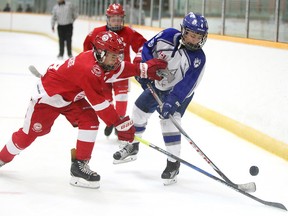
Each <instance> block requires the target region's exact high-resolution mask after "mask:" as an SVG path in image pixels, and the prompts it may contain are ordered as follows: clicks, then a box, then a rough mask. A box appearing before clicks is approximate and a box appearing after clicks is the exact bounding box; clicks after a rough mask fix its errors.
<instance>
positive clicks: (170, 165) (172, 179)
mask: <svg viewBox="0 0 288 216" xmlns="http://www.w3.org/2000/svg"><path fill="white" fill-rule="evenodd" d="M179 167H180V162H179V161H176V162H171V161H169V160H167V166H166V168H165V170H164V171H163V173H162V175H161V178H162V179H163V183H164V185H171V184H175V183H176V182H177V175H178V174H179Z"/></svg>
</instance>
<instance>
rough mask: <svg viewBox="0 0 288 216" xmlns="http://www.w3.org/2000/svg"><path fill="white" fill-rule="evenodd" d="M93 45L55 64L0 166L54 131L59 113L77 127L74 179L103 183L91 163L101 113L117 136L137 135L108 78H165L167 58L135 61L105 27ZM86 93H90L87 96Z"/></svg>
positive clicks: (128, 138)
mask: <svg viewBox="0 0 288 216" xmlns="http://www.w3.org/2000/svg"><path fill="white" fill-rule="evenodd" d="M93 46H94V48H93V50H89V51H87V52H82V53H80V54H79V55H77V56H76V57H72V58H70V59H68V60H66V61H65V62H64V63H63V64H62V65H55V64H53V65H51V66H49V67H48V69H47V71H46V73H45V75H44V76H43V77H41V79H39V81H38V83H37V85H36V87H35V93H34V94H32V98H31V100H30V104H29V107H28V109H27V113H26V116H25V121H24V125H23V127H22V128H20V129H19V130H18V131H16V132H14V133H13V134H12V137H11V139H10V140H9V141H8V142H7V143H6V145H5V146H4V147H3V148H2V150H1V151H0V167H1V166H3V165H4V164H6V163H9V162H10V161H12V160H13V158H14V157H15V156H16V155H18V154H19V153H20V152H21V151H23V150H24V149H25V148H27V147H28V146H29V145H30V144H32V142H33V141H34V140H35V139H36V138H37V137H39V136H43V135H46V134H48V133H49V132H50V130H51V127H52V125H53V123H54V121H55V120H56V118H57V117H58V116H59V115H64V116H65V117H66V119H67V120H68V121H69V122H70V123H71V125H72V126H73V127H78V137H77V141H76V149H74V150H73V151H72V164H71V169H70V172H71V176H72V178H71V181H70V184H72V185H74V186H80V187H90V188H98V187H99V186H100V184H99V181H100V175H98V174H97V173H96V172H94V171H92V170H91V169H90V168H89V165H88V162H89V160H90V159H91V154H92V150H93V147H94V142H95V140H96V136H97V132H98V127H99V119H98V117H100V118H101V119H102V120H103V121H104V122H105V123H106V125H108V126H111V125H113V126H114V127H115V128H116V129H117V130H118V139H119V140H123V141H128V142H131V141H133V137H134V133H135V128H134V125H133V122H132V121H131V120H130V118H129V116H126V117H124V118H120V116H119V115H118V114H117V112H116V111H115V109H114V107H113V106H112V105H111V104H110V103H109V101H107V100H106V98H105V96H104V94H103V86H104V85H103V84H104V83H105V82H113V81H115V80H116V79H118V78H127V77H131V76H135V75H138V76H139V75H140V76H141V77H149V78H150V79H157V80H159V79H161V78H160V77H159V76H158V75H157V74H156V71H157V70H158V69H161V68H166V66H167V63H166V62H165V61H163V60H160V59H151V61H149V62H146V63H138V64H131V63H130V62H125V61H122V60H123V51H124V44H123V41H122V39H121V38H120V37H119V36H118V35H117V34H116V33H114V32H110V31H109V32H101V33H99V34H98V35H97V36H96V38H95V40H94V41H93ZM86 98H87V99H86Z"/></svg>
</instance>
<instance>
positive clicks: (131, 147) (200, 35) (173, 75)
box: [113, 12, 208, 185]
mask: <svg viewBox="0 0 288 216" xmlns="http://www.w3.org/2000/svg"><path fill="white" fill-rule="evenodd" d="M207 35H208V24H207V20H206V19H205V17H204V16H202V15H199V14H196V13H192V12H190V13H189V14H187V15H186V16H185V17H184V19H183V22H182V25H181V32H180V31H179V30H176V29H174V28H168V29H165V30H163V31H161V32H160V33H158V34H157V35H156V36H154V37H153V38H152V39H150V40H149V41H147V42H146V43H145V44H144V46H143V51H142V61H143V62H145V61H147V60H149V59H152V58H160V59H164V60H165V61H167V62H168V66H167V69H165V70H163V71H160V73H161V74H163V77H164V78H163V79H162V80H160V81H155V83H153V85H154V90H155V92H156V93H157V94H158V96H159V97H160V98H161V100H162V101H163V106H162V107H159V106H158V103H157V101H156V100H155V99H154V97H153V95H152V94H151V92H150V90H149V89H148V88H146V89H145V84H146V83H147V81H149V80H147V79H146V80H143V79H138V81H139V82H140V83H141V85H142V87H144V89H145V90H144V91H143V93H142V94H141V95H140V96H139V97H138V99H137V100H136V101H135V105H134V107H133V113H132V119H133V121H134V126H135V128H136V134H135V135H137V136H140V137H141V136H142V134H143V133H144V131H145V129H146V125H147V122H148V119H149V118H150V116H151V115H152V113H153V112H154V111H155V110H157V111H158V112H159V114H160V123H161V130H162V135H163V139H164V142H165V146H166V149H167V151H169V152H171V153H172V154H174V155H176V156H180V148H181V133H180V132H179V131H178V129H177V128H176V127H175V126H174V125H173V123H172V121H171V120H170V119H169V115H172V116H173V117H174V119H175V120H176V121H177V122H178V123H179V124H181V118H182V116H183V114H184V112H185V110H186V108H187V106H188V105H189V103H190V101H191V100H192V97H193V95H194V91H195V88H196V87H197V85H198V84H199V82H200V80H201V77H202V75H203V72H204V68H205V62H206V57H205V53H204V52H203V50H202V47H203V45H204V44H205V42H206V39H207ZM138 149H139V142H138V141H136V140H134V141H133V143H132V144H129V143H128V144H126V146H125V147H124V148H122V149H121V150H119V151H117V152H116V153H114V155H113V157H114V163H116V164H117V163H123V162H128V161H133V160H135V159H136V155H137V153H138ZM179 167H180V163H179V161H176V160H175V159H173V158H170V157H168V158H167V166H166V168H165V170H164V171H163V173H162V175H161V178H162V179H164V184H165V185H166V184H171V183H175V182H176V181H177V179H176V177H177V175H178V173H179Z"/></svg>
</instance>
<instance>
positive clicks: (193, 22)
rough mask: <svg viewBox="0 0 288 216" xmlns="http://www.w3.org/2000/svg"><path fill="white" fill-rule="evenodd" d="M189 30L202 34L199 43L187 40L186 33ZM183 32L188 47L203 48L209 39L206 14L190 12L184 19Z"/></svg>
mask: <svg viewBox="0 0 288 216" xmlns="http://www.w3.org/2000/svg"><path fill="white" fill-rule="evenodd" d="M189 31H190V32H194V33H196V34H199V35H202V39H201V40H200V41H199V42H198V43H197V44H192V43H188V42H185V35H186V34H188V32H189ZM181 32H182V42H183V44H184V46H185V47H186V48H187V49H191V50H196V49H201V48H202V47H203V46H204V44H205V42H206V40H207V35H208V22H207V20H206V18H205V17H204V16H202V15H200V14H197V13H193V12H190V13H188V14H187V15H186V16H185V17H184V19H183V22H182V25H181Z"/></svg>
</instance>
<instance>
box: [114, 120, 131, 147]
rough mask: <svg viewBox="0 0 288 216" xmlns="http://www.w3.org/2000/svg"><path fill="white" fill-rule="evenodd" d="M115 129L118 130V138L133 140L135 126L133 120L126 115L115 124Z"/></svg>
mask: <svg viewBox="0 0 288 216" xmlns="http://www.w3.org/2000/svg"><path fill="white" fill-rule="evenodd" d="M114 127H115V129H116V130H117V131H118V139H119V140H123V141H128V142H133V139H134V134H135V131H136V129H135V127H134V124H133V121H132V120H131V119H130V118H129V116H126V117H125V118H123V119H121V120H119V121H118V122H116V123H115V124H114Z"/></svg>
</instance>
